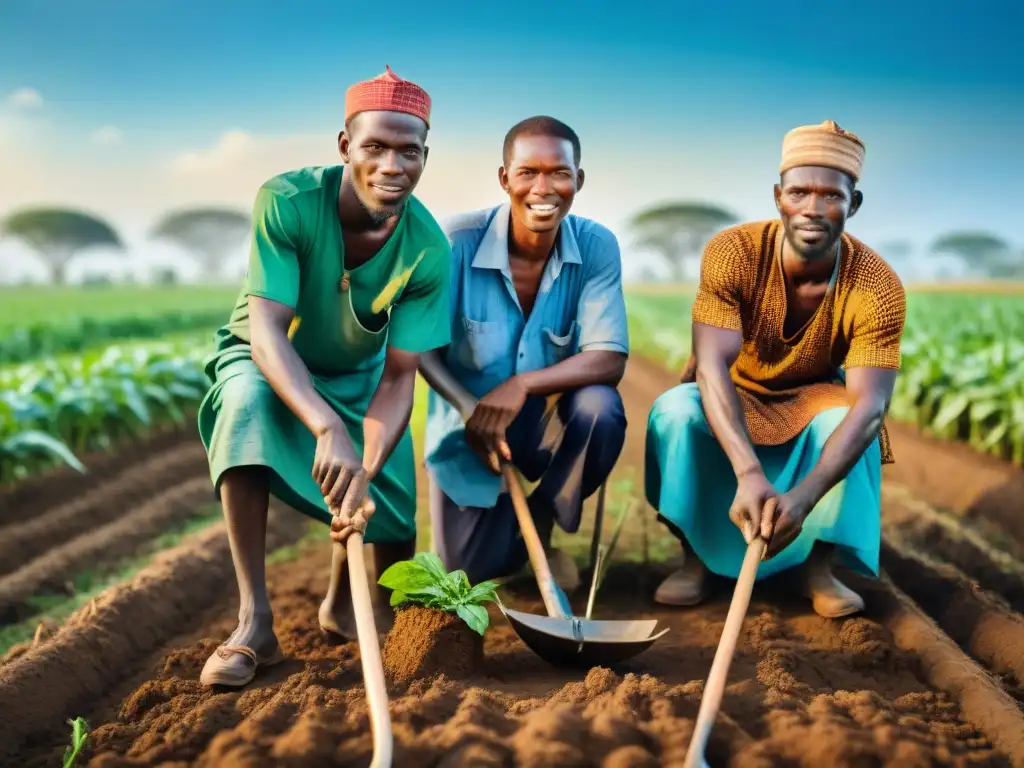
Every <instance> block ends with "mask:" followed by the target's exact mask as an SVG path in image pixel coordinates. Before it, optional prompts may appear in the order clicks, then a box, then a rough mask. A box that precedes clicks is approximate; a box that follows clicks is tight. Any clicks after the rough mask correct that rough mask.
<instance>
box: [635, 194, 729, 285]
mask: <svg viewBox="0 0 1024 768" xmlns="http://www.w3.org/2000/svg"><path fill="white" fill-rule="evenodd" d="M737 221H738V218H737V217H736V215H735V214H734V213H732V212H731V211H729V210H728V209H726V208H722V207H720V206H717V205H714V204H712V203H699V202H671V203H662V204H659V205H656V206H652V207H650V208H646V209H644V210H642V211H640V212H639V213H637V214H635V215H634V216H633V218H632V219H631V220H630V227H631V228H632V229H633V231H634V232H635V233H636V235H637V239H636V245H637V246H639V247H641V248H649V249H650V250H652V251H655V252H656V253H657V254H658V255H659V256H661V258H662V259H664V260H665V262H666V263H667V264H668V266H669V269H671V270H672V273H673V274H674V275H675V276H676V278H677V279H681V278H683V277H684V276H685V275H686V273H687V272H688V271H693V270H692V269H690V268H691V267H692V266H693V265H699V264H700V258H701V253H702V252H703V250H704V246H705V245H706V244H707V242H708V240H710V239H711V238H712V237H713V236H714V235H715V234H717V233H718V232H719V231H720V230H722V229H724V228H725V227H728V226H731V225H733V224H735V223H736V222H737Z"/></svg>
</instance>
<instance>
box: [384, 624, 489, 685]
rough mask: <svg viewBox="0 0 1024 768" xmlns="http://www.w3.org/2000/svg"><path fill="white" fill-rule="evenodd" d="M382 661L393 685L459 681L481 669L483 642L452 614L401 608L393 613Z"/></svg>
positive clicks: (481, 638)
mask: <svg viewBox="0 0 1024 768" xmlns="http://www.w3.org/2000/svg"><path fill="white" fill-rule="evenodd" d="M382 659H383V662H384V671H385V673H387V675H388V678H389V679H390V680H393V681H394V682H396V683H408V682H409V681H411V680H414V679H426V678H431V677H436V676H437V675H440V674H443V675H444V676H445V677H447V678H449V679H452V680H456V679H462V678H466V677H469V676H471V675H472V674H473V673H475V672H479V671H480V669H481V667H482V666H483V661H484V638H483V637H482V636H481V635H479V634H477V633H476V632H474V631H473V630H472V629H470V627H469V625H468V624H466V622H464V621H463V620H462V619H460V618H459V617H458V616H457V615H455V614H454V613H448V612H447V611H440V610H437V609H436V608H427V607H425V606H422V605H409V606H404V607H402V608H400V609H398V610H397V611H396V615H395V623H394V625H393V626H392V627H391V630H390V632H388V636H387V640H386V641H385V643H384V650H383V652H382Z"/></svg>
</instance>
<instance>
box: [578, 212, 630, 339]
mask: <svg viewBox="0 0 1024 768" xmlns="http://www.w3.org/2000/svg"><path fill="white" fill-rule="evenodd" d="M586 240H587V242H586V245H585V252H584V257H583V260H584V278H583V287H582V289H581V292H580V303H579V312H578V315H577V321H578V322H579V325H580V336H579V349H580V351H581V352H586V351H588V350H606V351H610V352H621V353H622V354H624V355H628V354H629V330H628V326H627V322H626V298H625V296H624V294H623V290H622V257H621V254H620V252H619V241H618V239H616V237H615V235H614V234H612V233H611V232H610V231H609V230H604V229H603V228H602V230H598V231H594V232H591V233H590V234H589V237H588V238H586ZM581 246H583V243H581Z"/></svg>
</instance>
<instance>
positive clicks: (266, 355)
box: [252, 333, 341, 437]
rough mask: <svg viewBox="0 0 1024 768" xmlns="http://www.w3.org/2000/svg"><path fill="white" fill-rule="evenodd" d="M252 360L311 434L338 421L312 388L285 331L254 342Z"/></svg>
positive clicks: (339, 420)
mask: <svg viewBox="0 0 1024 768" xmlns="http://www.w3.org/2000/svg"><path fill="white" fill-rule="evenodd" d="M252 359H253V362H254V363H256V366H257V367H258V368H259V369H260V371H261V372H262V373H263V375H264V376H265V377H266V379H267V382H268V383H269V384H270V386H271V388H272V389H273V390H274V392H275V393H277V396H278V397H280V398H281V400H282V401H283V402H284V403H285V405H287V406H288V408H289V409H291V411H292V413H294V414H295V416H296V417H297V418H298V419H299V421H301V422H302V423H303V424H304V425H305V426H306V428H307V429H308V430H309V431H310V432H312V433H313V434H314V435H316V436H317V437H319V436H320V435H321V434H322V433H323V432H324V430H326V429H327V428H328V427H331V426H335V425H337V424H339V423H340V422H341V419H340V418H339V417H338V414H336V413H335V412H334V409H333V408H331V406H330V405H328V404H327V402H326V401H325V400H324V399H323V398H322V397H320V394H319V393H318V392H317V391H316V387H314V386H313V380H312V378H311V377H310V375H309V369H307V368H306V364H305V363H303V362H302V358H300V357H299V354H298V352H296V351H295V348H294V347H293V346H292V345H291V342H289V341H288V337H287V336H286V335H285V334H283V333H282V334H280V338H278V335H277V334H266V335H265V337H264V338H263V339H262V340H260V341H258V342H254V343H253V345H252Z"/></svg>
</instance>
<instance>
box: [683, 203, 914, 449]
mask: <svg viewBox="0 0 1024 768" xmlns="http://www.w3.org/2000/svg"><path fill="white" fill-rule="evenodd" d="M784 238H785V232H784V230H783V228H782V222H781V221H780V220H778V219H774V220H770V221H761V222H755V223H750V224H741V225H739V226H736V227H730V228H729V229H726V230H724V231H722V232H720V233H719V234H717V235H716V236H715V237H714V238H713V239H712V240H711V241H710V242H709V243H708V245H707V247H706V249H705V251H704V258H703V263H702V265H701V277H700V287H699V289H698V291H697V297H696V300H695V302H694V305H693V320H694V322H698V323H704V324H706V325H713V326H716V327H718V328H727V329H730V330H735V331H742V333H743V346H742V348H741V350H740V354H739V357H738V358H737V359H736V362H735V363H734V364H733V366H732V370H731V374H732V379H733V381H734V382H735V383H736V387H737V390H738V392H739V395H740V401H741V402H742V404H743V411H744V414H745V416H746V421H747V429H748V430H749V432H750V437H751V439H752V440H753V442H754V444H755V445H779V444H781V443H785V442H786V441H788V440H791V439H792V438H794V437H796V436H797V435H798V434H799V433H800V432H801V431H803V429H804V428H805V427H806V426H807V425H808V424H809V423H810V422H811V420H812V419H813V418H814V417H815V416H816V415H817V414H818V413H820V412H821V411H824V410H827V409H829V408H834V407H837V406H848V405H849V404H850V403H849V400H848V399H847V396H846V388H845V386H844V385H843V382H842V379H840V378H839V373H838V371H839V368H840V367H842V368H847V369H848V368H853V367H857V366H871V367H875V368H890V369H898V368H899V367H900V338H901V336H902V335H903V326H904V322H905V320H906V307H907V304H906V292H905V291H904V289H903V284H902V283H901V282H900V279H899V277H897V275H896V273H895V272H894V271H893V269H892V268H891V267H890V266H889V265H888V264H887V263H886V262H885V261H883V259H882V258H881V257H880V256H879V255H878V254H877V253H875V252H874V251H873V250H871V249H870V248H868V247H867V246H866V245H864V244H863V243H862V242H860V241H859V240H857V239H856V238H854V237H852V236H850V235H849V234H845V233H844V234H843V236H842V248H841V251H840V256H839V264H838V269H837V271H836V276H835V280H834V284H833V286H832V288H831V290H830V292H829V293H828V294H826V296H825V299H824V300H823V301H822V303H821V305H820V306H819V308H818V310H817V311H816V312H815V314H814V315H813V316H812V317H811V319H810V320H809V321H808V322H807V324H806V325H804V327H803V328H801V329H800V330H799V331H797V332H796V334H795V335H794V336H793V337H792V338H789V339H787V338H784V336H783V322H784V320H785V318H786V284H785V277H784V275H783V272H782V242H783V240H784ZM879 438H880V447H881V453H882V463H883V464H890V463H892V461H893V457H892V450H891V448H890V446H889V437H888V434H887V432H886V429H885V427H884V426H883V427H882V430H881V434H880V435H879Z"/></svg>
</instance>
